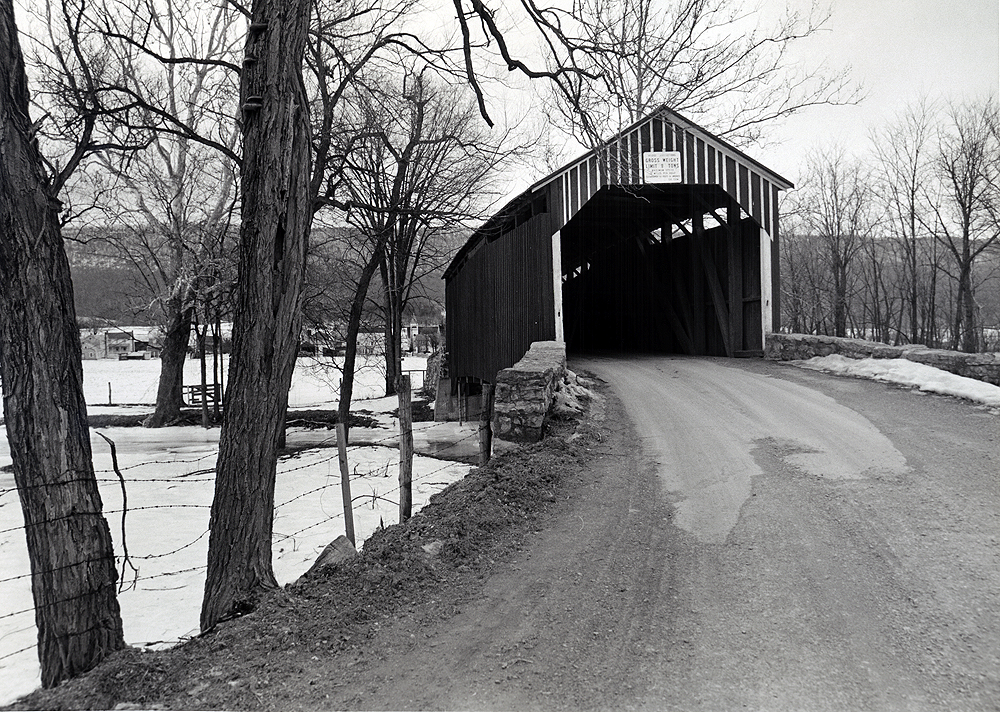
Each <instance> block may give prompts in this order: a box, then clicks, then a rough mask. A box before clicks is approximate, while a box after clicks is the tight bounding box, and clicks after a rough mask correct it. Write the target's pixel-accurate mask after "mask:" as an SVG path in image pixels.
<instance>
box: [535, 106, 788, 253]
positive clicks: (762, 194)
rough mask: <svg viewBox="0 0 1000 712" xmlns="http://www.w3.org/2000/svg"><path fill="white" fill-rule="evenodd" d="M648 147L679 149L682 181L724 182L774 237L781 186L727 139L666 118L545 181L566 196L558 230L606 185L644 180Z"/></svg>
mask: <svg viewBox="0 0 1000 712" xmlns="http://www.w3.org/2000/svg"><path fill="white" fill-rule="evenodd" d="M649 150H653V151H679V152H680V154H681V177H682V181H681V182H682V183H684V184H688V185H695V184H706V183H716V184H718V185H721V186H722V187H723V188H724V189H725V190H726V191H727V192H728V193H729V194H730V195H731V196H733V198H735V199H736V200H737V201H738V202H739V204H740V207H741V208H743V211H744V212H745V213H746V214H747V215H750V216H753V217H754V219H755V220H757V222H758V223H760V224H761V225H762V226H763V228H764V230H765V231H766V232H767V233H768V234H769V235H770V236H771V237H772V238H775V237H777V226H778V201H777V194H778V191H779V190H781V189H782V188H780V187H779V186H778V185H775V183H774V182H772V180H770V179H769V178H768V177H767V175H765V174H766V173H767V172H766V171H762V170H761V169H760V168H759V167H758V166H757V165H756V164H754V163H752V162H750V161H748V160H747V159H746V158H745V157H744V156H743V155H742V154H740V153H739V152H738V151H736V150H734V149H733V148H732V147H730V146H729V145H728V144H725V143H723V142H722V141H720V140H718V139H716V138H715V137H713V136H711V135H710V134H707V133H705V132H703V131H700V130H698V129H697V128H694V127H690V126H688V127H685V126H681V125H678V124H675V123H673V122H672V121H671V120H670V119H669V118H666V117H652V118H649V119H647V120H646V121H645V122H643V123H641V124H639V125H637V126H635V127H634V128H633V129H632V130H630V131H628V132H626V133H624V134H622V135H621V136H619V137H618V138H617V139H616V140H614V141H612V142H610V143H608V144H607V145H606V146H604V147H603V148H602V149H599V150H598V151H596V152H591V153H588V154H587V155H585V156H583V157H582V158H580V159H579V160H578V161H577V162H575V163H573V164H571V165H569V166H567V167H566V168H565V169H563V170H562V171H561V172H559V173H557V174H555V175H553V176H552V177H551V178H550V179H548V180H547V181H546V182H545V183H543V184H542V185H550V186H551V185H553V184H554V185H555V187H556V190H558V191H559V192H560V193H561V194H562V195H563V196H566V200H565V201H563V204H562V209H561V212H560V213H558V215H557V217H558V220H559V223H560V225H559V226H557V229H558V227H561V226H562V225H565V224H566V223H568V222H569V221H570V219H571V218H572V217H573V216H574V215H576V213H577V212H578V211H579V210H580V208H581V207H582V206H583V205H585V204H586V202H587V201H588V200H590V198H591V197H593V195H594V194H595V193H597V191H598V190H600V189H601V188H602V187H603V186H606V185H636V184H638V183H641V182H642V153H643V152H645V151H649ZM537 187H540V186H536V188H537Z"/></svg>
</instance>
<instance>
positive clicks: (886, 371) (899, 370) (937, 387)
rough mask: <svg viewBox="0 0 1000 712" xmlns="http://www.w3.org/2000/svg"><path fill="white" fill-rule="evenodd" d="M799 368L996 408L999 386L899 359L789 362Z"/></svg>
mask: <svg viewBox="0 0 1000 712" xmlns="http://www.w3.org/2000/svg"><path fill="white" fill-rule="evenodd" d="M793 363H795V364H796V365H798V366H801V367H802V368H808V369H812V370H814V371H825V372H827V373H836V374H839V375H843V376H856V377H859V378H870V379H872V380H875V381H883V382H886V383H896V384H899V385H902V386H910V387H913V388H916V389H918V390H920V391H923V392H925V393H940V394H942V395H947V396H956V397H958V398H965V399H967V400H970V401H975V402H976V403H982V404H983V405H987V406H990V407H992V408H1000V386H994V385H993V384H992V383H985V382H983V381H977V380H976V379H974V378H966V377H965V376H957V375H955V374H954V373H949V372H948V371H942V370H941V369H940V368H935V367H934V366H928V365H926V364H922V363H916V362H915V361H909V360H907V359H901V358H886V359H876V358H865V359H851V358H847V357H846V356H841V355H839V354H832V355H830V356H815V357H813V358H811V359H808V360H806V361H795V362H793Z"/></svg>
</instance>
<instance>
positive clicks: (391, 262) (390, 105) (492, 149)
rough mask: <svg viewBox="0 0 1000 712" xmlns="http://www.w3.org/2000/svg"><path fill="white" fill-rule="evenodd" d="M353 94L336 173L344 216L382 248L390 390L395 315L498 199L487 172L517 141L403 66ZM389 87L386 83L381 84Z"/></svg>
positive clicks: (396, 356) (396, 343) (397, 325)
mask: <svg viewBox="0 0 1000 712" xmlns="http://www.w3.org/2000/svg"><path fill="white" fill-rule="evenodd" d="M379 84H380V85H381V86H382V87H383V90H382V91H380V92H378V93H376V94H371V93H369V94H365V95H363V96H359V97H357V100H358V101H359V102H360V103H361V104H362V105H361V106H360V107H359V108H360V111H361V115H362V116H363V117H364V123H365V125H368V126H370V127H371V128H370V129H369V130H368V131H367V132H359V133H358V135H359V136H363V138H362V139H361V140H359V141H356V142H355V144H354V146H353V149H352V151H351V152H350V154H349V155H348V160H347V163H346V166H345V170H344V173H343V181H344V192H345V195H346V196H347V201H348V203H349V205H350V210H349V211H348V220H349V221H351V223H352V224H354V225H355V226H357V227H358V229H359V230H360V231H361V232H362V234H364V235H366V236H367V237H368V242H369V243H370V244H372V245H373V246H374V247H376V248H377V249H379V250H381V259H380V262H379V272H380V274H381V277H382V298H383V300H384V307H385V335H386V354H385V358H386V392H387V394H392V393H395V392H396V379H397V377H398V375H399V369H400V363H401V359H402V327H403V324H402V321H403V314H404V311H405V310H406V308H407V305H408V303H409V301H410V299H411V296H412V295H413V294H414V290H415V289H417V288H418V285H419V283H420V281H421V280H422V279H423V278H424V277H425V276H426V275H427V274H429V273H430V272H433V271H434V270H437V269H440V268H441V267H442V266H443V265H444V263H445V262H446V261H447V259H448V258H449V256H450V254H451V251H452V248H453V246H454V245H455V242H456V240H455V235H456V231H457V230H459V229H461V228H463V227H468V226H469V225H470V223H471V222H472V221H473V220H476V219H481V218H482V216H483V215H484V210H486V209H487V208H488V207H489V206H490V205H492V204H493V202H494V201H495V200H496V198H497V195H496V193H495V188H494V186H493V184H492V180H491V179H492V177H493V176H494V175H495V173H496V171H497V167H498V165H502V164H503V163H504V162H505V161H506V160H507V159H509V158H511V157H512V156H513V155H515V154H516V153H517V152H518V151H519V150H522V147H520V146H518V145H517V143H516V142H515V141H513V140H512V137H511V135H510V133H509V132H502V133H500V132H497V131H496V130H495V129H494V131H493V132H489V131H486V130H485V129H484V127H483V125H482V123H481V121H479V117H478V116H477V114H476V109H475V107H474V106H472V105H471V104H469V103H468V102H463V101H462V99H461V97H459V96H456V95H455V92H454V89H453V88H452V87H447V86H441V85H439V84H435V83H434V82H433V81H431V80H430V79H428V78H427V77H426V76H424V75H423V74H422V73H414V72H408V73H406V74H405V75H404V76H403V78H402V85H401V86H400V85H396V84H395V82H394V81H393V80H392V79H388V78H387V79H386V80H385V81H383V82H379ZM387 87H392V89H390V91H389V92H386V91H385V88H387Z"/></svg>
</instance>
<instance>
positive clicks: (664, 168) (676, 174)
mask: <svg viewBox="0 0 1000 712" xmlns="http://www.w3.org/2000/svg"><path fill="white" fill-rule="evenodd" d="M642 174H643V176H644V177H645V181H646V182H647V183H680V182H681V181H682V179H681V152H680V151H648V152H646V153H643V154H642Z"/></svg>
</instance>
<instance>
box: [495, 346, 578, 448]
mask: <svg viewBox="0 0 1000 712" xmlns="http://www.w3.org/2000/svg"><path fill="white" fill-rule="evenodd" d="M565 374H566V344H564V343H562V342H559V341H536V342H535V343H533V344H532V345H531V348H529V349H528V353H526V354H525V355H524V357H523V358H522V359H521V360H520V361H518V362H517V363H516V364H514V365H513V366H511V367H510V368H505V369H503V370H502V371H500V373H498V374H497V382H496V390H495V391H494V395H493V423H492V426H493V435H494V436H495V437H498V438H502V439H503V440H509V441H513V442H538V441H539V440H541V439H542V433H543V431H544V428H545V417H546V416H547V415H548V412H549V408H551V407H552V401H553V400H554V398H555V392H556V387H557V386H558V385H559V382H560V381H561V380H562V379H563V376H565Z"/></svg>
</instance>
